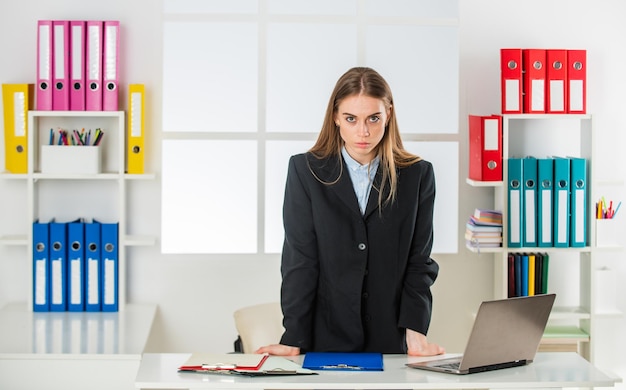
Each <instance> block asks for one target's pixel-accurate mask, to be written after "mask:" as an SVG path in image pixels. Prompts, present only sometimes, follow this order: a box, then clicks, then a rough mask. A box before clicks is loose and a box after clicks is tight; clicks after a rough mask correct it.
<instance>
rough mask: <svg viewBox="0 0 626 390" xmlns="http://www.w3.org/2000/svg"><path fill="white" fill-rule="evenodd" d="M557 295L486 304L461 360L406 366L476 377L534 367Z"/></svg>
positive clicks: (449, 359) (479, 314)
mask: <svg viewBox="0 0 626 390" xmlns="http://www.w3.org/2000/svg"><path fill="white" fill-rule="evenodd" d="M555 297H556V295H555V294H542V295H533V296H528V297H516V298H508V299H500V300H494V301H485V302H483V303H481V305H480V307H479V308H478V313H477V314H476V319H475V320H474V326H473V327H472V332H471V333H470V336H469V339H468V341H467V345H466V346H465V351H464V352H463V354H462V355H461V356H457V357H453V358H441V359H435V360H429V361H424V362H415V363H407V364H406V365H407V366H408V367H411V368H418V369H424V370H430V371H437V372H445V373H451V374H473V373H476V372H484V371H492V370H499V369H502V368H509V367H517V366H523V365H526V364H530V363H532V361H533V359H534V358H535V354H536V353H537V349H538V348H539V343H540V342H541V338H542V337H543V332H544V330H545V328H546V324H547V322H548V317H549V316H550V311H551V310H552V306H553V305H554V299H555Z"/></svg>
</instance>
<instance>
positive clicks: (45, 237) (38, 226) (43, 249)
mask: <svg viewBox="0 0 626 390" xmlns="http://www.w3.org/2000/svg"><path fill="white" fill-rule="evenodd" d="M48 242H49V225H48V223H46V222H39V220H37V221H35V222H33V311H49V310H50V301H49V297H50V253H49V250H48Z"/></svg>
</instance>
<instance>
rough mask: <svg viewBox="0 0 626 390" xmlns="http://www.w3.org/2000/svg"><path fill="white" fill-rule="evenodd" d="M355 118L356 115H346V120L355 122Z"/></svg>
mask: <svg viewBox="0 0 626 390" xmlns="http://www.w3.org/2000/svg"><path fill="white" fill-rule="evenodd" d="M355 120H356V119H354V117H353V116H347V117H346V122H349V123H353V122H354V121H355Z"/></svg>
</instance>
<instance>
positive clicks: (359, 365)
mask: <svg viewBox="0 0 626 390" xmlns="http://www.w3.org/2000/svg"><path fill="white" fill-rule="evenodd" d="M302 367H304V368H308V369H311V370H339V371H383V355H382V354H381V353H376V352H307V353H306V355H304V362H303V363H302Z"/></svg>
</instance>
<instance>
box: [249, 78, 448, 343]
mask: <svg viewBox="0 0 626 390" xmlns="http://www.w3.org/2000/svg"><path fill="white" fill-rule="evenodd" d="M434 200H435V178H434V173H433V168H432V165H431V164H430V163H429V162H427V161H425V160H422V159H421V158H419V157H417V156H415V155H412V154H410V153H409V152H407V151H406V150H404V148H403V146H402V140H401V139H400V133H399V130H398V124H397V122H396V115H395V111H394V106H393V98H392V95H391V90H390V88H389V86H388V84H387V82H386V81H385V80H384V79H383V78H382V77H381V76H380V75H379V74H378V73H377V72H376V71H374V70H372V69H370V68H364V67H357V68H353V69H350V70H349V71H348V72H346V73H345V74H344V75H343V76H341V78H340V79H339V80H338V82H337V84H336V86H335V89H334V90H333V93H332V96H331V98H330V100H329V102H328V107H327V109H326V115H325V118H324V123H323V127H322V130H321V132H320V134H319V137H318V139H317V142H316V143H315V145H314V146H313V147H312V148H311V149H310V150H309V151H308V152H307V153H304V154H299V155H296V156H292V157H291V159H290V162H289V170H288V174H287V184H286V190H285V200H284V208H283V219H284V227H285V242H284V247H283V254H282V265H281V273H282V278H283V281H282V288H281V305H282V309H283V315H284V319H283V325H284V327H285V333H284V334H283V336H282V338H281V340H280V344H274V345H268V346H264V347H261V348H259V350H257V352H258V353H270V354H274V355H297V354H300V353H305V352H307V351H338V352H381V353H407V354H409V355H436V354H441V353H443V352H444V350H443V348H441V347H440V346H438V345H436V344H432V343H429V342H428V340H427V338H426V333H427V331H428V327H429V324H430V317H431V309H432V295H431V292H430V286H431V285H432V284H433V283H434V281H435V279H436V277H437V273H438V270H439V267H438V265H437V263H436V262H435V261H434V260H433V259H431V258H430V253H431V248H432V242H433V221H432V219H433V207H434Z"/></svg>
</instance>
